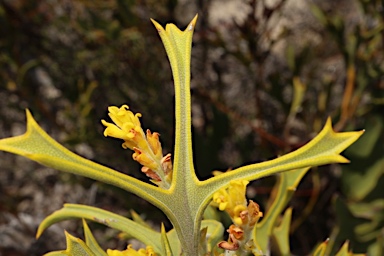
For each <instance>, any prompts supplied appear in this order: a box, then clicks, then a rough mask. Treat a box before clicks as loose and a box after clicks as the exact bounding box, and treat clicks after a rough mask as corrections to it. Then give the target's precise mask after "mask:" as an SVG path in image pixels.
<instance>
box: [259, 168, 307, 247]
mask: <svg viewBox="0 0 384 256" xmlns="http://www.w3.org/2000/svg"><path fill="white" fill-rule="evenodd" d="M309 169H310V168H309V167H307V168H301V169H296V170H291V171H288V172H283V173H281V174H279V176H278V180H277V183H276V185H275V187H276V188H277V193H276V196H275V199H274V201H273V203H272V205H271V207H270V208H269V209H268V210H267V212H266V214H265V215H264V218H263V220H262V221H261V222H259V223H258V224H257V225H256V226H255V228H254V232H253V239H254V241H257V242H256V245H257V247H258V249H259V250H261V251H263V252H266V251H268V250H269V248H268V245H269V239H270V237H271V235H272V232H273V229H274V227H275V226H276V220H277V219H278V217H279V216H280V214H281V213H282V211H283V210H284V208H285V206H286V205H287V203H288V201H289V200H290V199H291V197H292V195H293V193H294V192H295V191H296V188H297V186H298V185H299V183H300V181H301V179H302V178H303V177H304V175H305V174H306V173H307V172H308V170H309Z"/></svg>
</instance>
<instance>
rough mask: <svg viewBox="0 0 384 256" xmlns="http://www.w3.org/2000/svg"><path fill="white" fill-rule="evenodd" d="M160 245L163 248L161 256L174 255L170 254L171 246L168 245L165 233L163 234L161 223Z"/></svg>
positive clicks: (163, 229)
mask: <svg viewBox="0 0 384 256" xmlns="http://www.w3.org/2000/svg"><path fill="white" fill-rule="evenodd" d="M161 245H162V247H163V254H162V255H166V256H172V255H174V254H173V253H172V249H171V245H170V244H169V241H168V237H167V233H166V232H165V228H164V224H163V223H161Z"/></svg>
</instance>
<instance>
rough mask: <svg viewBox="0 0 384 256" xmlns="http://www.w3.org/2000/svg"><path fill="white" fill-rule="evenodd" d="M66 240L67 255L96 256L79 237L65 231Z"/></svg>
mask: <svg viewBox="0 0 384 256" xmlns="http://www.w3.org/2000/svg"><path fill="white" fill-rule="evenodd" d="M65 237H66V240H67V249H66V250H65V252H66V253H67V254H68V255H76V256H96V255H95V254H94V253H93V252H92V251H91V249H90V248H89V247H88V246H87V245H86V244H85V243H84V241H83V240H81V239H80V238H77V237H74V236H72V235H70V234H69V233H67V232H66V231H65Z"/></svg>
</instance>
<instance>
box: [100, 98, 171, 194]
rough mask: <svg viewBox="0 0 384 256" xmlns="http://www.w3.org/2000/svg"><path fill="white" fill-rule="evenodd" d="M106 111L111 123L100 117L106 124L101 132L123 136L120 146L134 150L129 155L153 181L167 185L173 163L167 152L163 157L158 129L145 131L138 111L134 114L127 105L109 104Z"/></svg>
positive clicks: (168, 184) (164, 186)
mask: <svg viewBox="0 0 384 256" xmlns="http://www.w3.org/2000/svg"><path fill="white" fill-rule="evenodd" d="M108 111H109V113H108V115H109V116H110V118H111V119H112V121H113V122H114V124H113V123H108V122H106V121H105V120H101V122H102V124H103V125H104V126H106V128H105V130H104V136H110V137H114V138H118V139H122V140H124V143H123V145H122V146H123V148H125V149H127V148H129V149H131V150H134V151H135V152H134V153H133V155H132V157H133V159H134V160H135V161H137V162H139V163H140V164H141V165H143V166H144V167H145V168H144V167H143V168H142V171H143V172H144V173H145V174H146V175H147V176H148V177H150V178H152V182H154V183H155V184H156V185H158V186H160V187H163V188H169V186H170V183H171V181H172V163H171V156H170V154H168V155H166V156H165V157H163V152H162V148H161V143H160V140H159V136H160V135H159V133H157V132H154V133H152V132H151V131H150V130H147V131H146V134H144V131H143V129H142V128H141V124H140V120H139V117H141V114H140V113H137V114H133V113H132V112H131V111H129V107H128V106H127V105H122V106H121V107H120V108H118V107H115V106H111V107H109V108H108Z"/></svg>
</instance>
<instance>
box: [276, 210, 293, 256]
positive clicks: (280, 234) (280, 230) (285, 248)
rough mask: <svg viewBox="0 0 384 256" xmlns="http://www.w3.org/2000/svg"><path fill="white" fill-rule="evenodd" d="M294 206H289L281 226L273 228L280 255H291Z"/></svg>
mask: <svg viewBox="0 0 384 256" xmlns="http://www.w3.org/2000/svg"><path fill="white" fill-rule="evenodd" d="M291 217H292V208H288V209H287V210H286V211H285V213H284V216H283V219H282V221H281V223H280V226H278V227H275V228H274V229H273V239H274V240H275V242H276V244H277V246H278V250H279V255H282V256H283V255H287V256H288V255H291V250H290V248H289V228H290V225H291Z"/></svg>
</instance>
